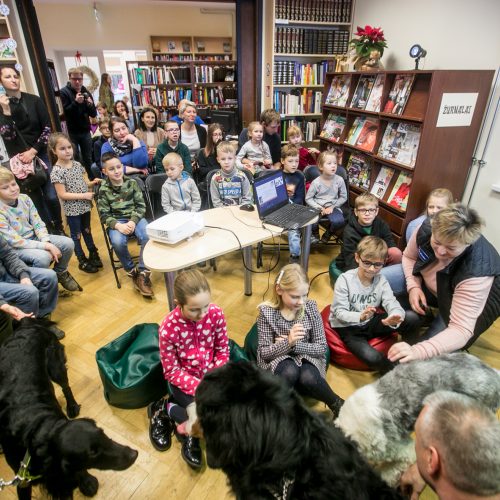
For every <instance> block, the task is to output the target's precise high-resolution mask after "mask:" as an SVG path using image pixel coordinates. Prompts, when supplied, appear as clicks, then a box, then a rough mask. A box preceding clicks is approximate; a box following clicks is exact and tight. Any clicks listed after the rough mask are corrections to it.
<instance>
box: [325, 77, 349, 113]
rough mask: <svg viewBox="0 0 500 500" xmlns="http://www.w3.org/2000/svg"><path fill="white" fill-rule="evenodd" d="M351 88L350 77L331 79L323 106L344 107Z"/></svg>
mask: <svg viewBox="0 0 500 500" xmlns="http://www.w3.org/2000/svg"><path fill="white" fill-rule="evenodd" d="M350 86H351V75H336V76H334V77H333V79H332V83H331V85H330V90H329V91H328V95H327V97H326V100H325V104H330V105H331V106H339V107H345V105H346V103H347V98H348V97H349V88H350Z"/></svg>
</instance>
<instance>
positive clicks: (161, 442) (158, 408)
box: [148, 399, 174, 451]
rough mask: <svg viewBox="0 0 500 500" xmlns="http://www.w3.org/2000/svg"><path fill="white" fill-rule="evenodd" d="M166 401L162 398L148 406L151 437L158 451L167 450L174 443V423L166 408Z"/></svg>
mask: <svg viewBox="0 0 500 500" xmlns="http://www.w3.org/2000/svg"><path fill="white" fill-rule="evenodd" d="M164 405H165V401H164V400H163V399H160V400H159V401H156V402H154V403H151V404H150V405H149V406H148V418H149V439H150V441H151V444H152V445H153V447H154V448H155V449H156V450H158V451H167V450H168V449H169V448H170V446H171V445H172V431H173V430H174V424H173V422H172V420H171V419H170V417H169V416H168V414H167V412H166V411H165V408H164Z"/></svg>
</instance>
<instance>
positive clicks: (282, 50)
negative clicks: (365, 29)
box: [274, 26, 349, 54]
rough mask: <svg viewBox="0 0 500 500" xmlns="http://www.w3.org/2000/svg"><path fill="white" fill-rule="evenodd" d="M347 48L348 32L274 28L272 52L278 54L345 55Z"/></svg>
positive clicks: (340, 30)
mask: <svg viewBox="0 0 500 500" xmlns="http://www.w3.org/2000/svg"><path fill="white" fill-rule="evenodd" d="M348 47H349V31H348V30H343V29H337V30H332V29H321V28H289V27H282V26H277V27H276V28H275V33H274V52H276V53H278V54H345V53H346V52H347V49H348Z"/></svg>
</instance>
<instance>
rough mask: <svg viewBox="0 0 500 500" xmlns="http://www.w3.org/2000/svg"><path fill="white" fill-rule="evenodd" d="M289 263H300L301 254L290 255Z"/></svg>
mask: <svg viewBox="0 0 500 500" xmlns="http://www.w3.org/2000/svg"><path fill="white" fill-rule="evenodd" d="M288 263H289V264H300V255H290V258H289V259H288Z"/></svg>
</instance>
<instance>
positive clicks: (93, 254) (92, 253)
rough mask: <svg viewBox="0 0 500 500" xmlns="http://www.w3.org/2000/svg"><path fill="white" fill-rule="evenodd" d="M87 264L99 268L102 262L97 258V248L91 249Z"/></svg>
mask: <svg viewBox="0 0 500 500" xmlns="http://www.w3.org/2000/svg"><path fill="white" fill-rule="evenodd" d="M89 262H90V263H91V264H92V265H93V266H94V267H97V268H101V267H103V266H102V260H101V258H100V257H99V252H98V251H97V248H93V249H92V250H90V252H89Z"/></svg>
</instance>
